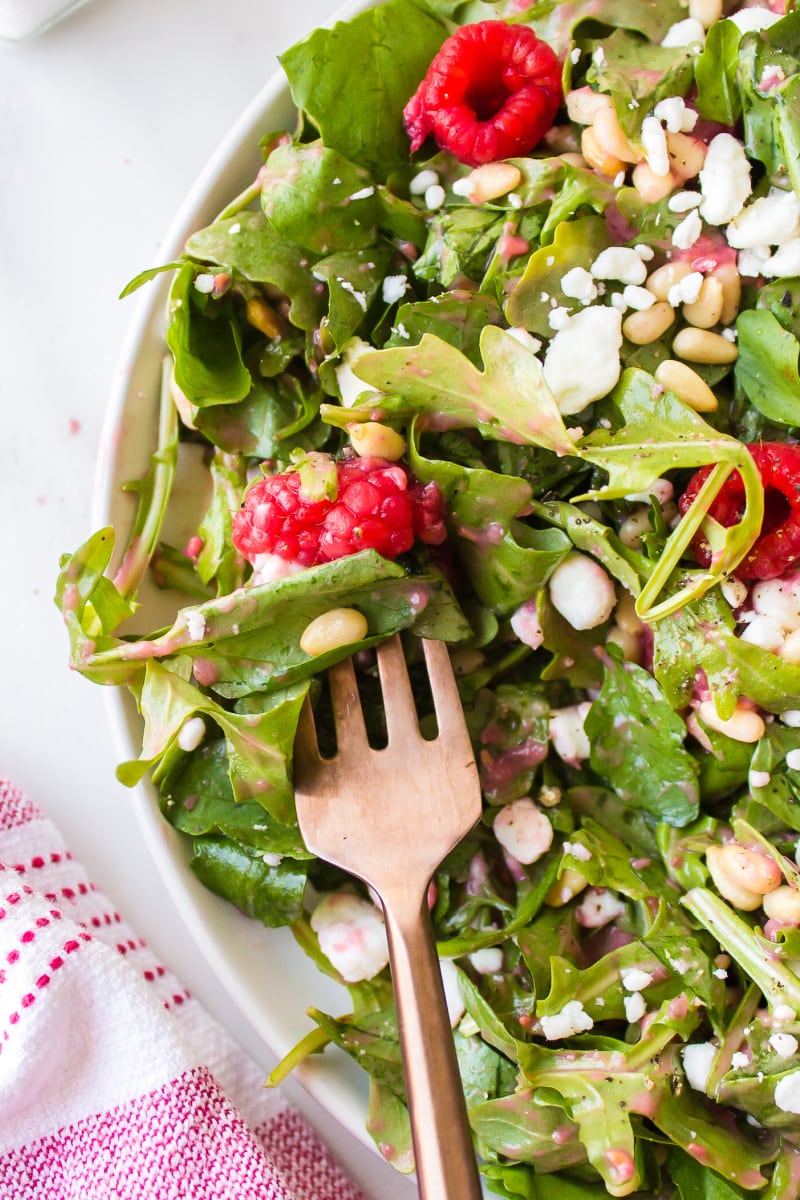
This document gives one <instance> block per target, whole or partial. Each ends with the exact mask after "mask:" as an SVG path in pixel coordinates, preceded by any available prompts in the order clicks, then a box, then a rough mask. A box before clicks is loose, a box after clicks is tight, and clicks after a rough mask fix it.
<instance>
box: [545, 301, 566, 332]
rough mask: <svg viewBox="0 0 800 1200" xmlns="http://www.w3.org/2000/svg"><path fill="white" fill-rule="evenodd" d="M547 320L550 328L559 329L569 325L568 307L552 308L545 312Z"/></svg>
mask: <svg viewBox="0 0 800 1200" xmlns="http://www.w3.org/2000/svg"><path fill="white" fill-rule="evenodd" d="M547 321H548V324H549V326H550V328H551V329H555V330H560V329H566V328H567V325H569V321H570V316H569V309H568V308H562V307H560V306H559V307H558V308H553V309H551V311H550V312H549V313H548V314H547Z"/></svg>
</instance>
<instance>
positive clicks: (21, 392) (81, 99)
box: [0, 0, 415, 1200]
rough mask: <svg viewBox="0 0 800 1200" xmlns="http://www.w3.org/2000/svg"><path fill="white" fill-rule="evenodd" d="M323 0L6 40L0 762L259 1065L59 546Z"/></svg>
mask: <svg viewBox="0 0 800 1200" xmlns="http://www.w3.org/2000/svg"><path fill="white" fill-rule="evenodd" d="M334 8H335V5H334V2H333V0H299V2H295V3H282V2H280V0H225V3H222V4H220V3H217V2H215V0H94V3H91V4H89V5H88V6H87V7H86V8H83V9H81V10H80V11H78V12H77V13H75V14H73V15H72V16H70V17H69V18H68V19H67V20H65V21H64V22H63V23H61V24H59V25H57V26H55V27H54V28H52V29H51V30H50V31H48V32H47V33H45V34H43V35H41V36H40V37H39V38H36V39H34V40H33V41H30V42H26V43H20V44H13V43H4V42H0V162H2V164H3V186H2V189H0V250H1V251H2V253H0V269H1V270H2V279H1V280H0V362H1V363H2V368H1V369H0V380H1V381H2V382H0V392H1V393H2V407H1V408H0V411H1V412H2V420H1V423H0V562H2V564H3V567H2V572H1V573H0V630H2V641H1V642H0V645H1V646H2V656H1V657H0V663H2V676H1V677H0V696H2V701H0V774H3V775H6V776H8V777H10V778H12V779H14V780H15V781H16V782H18V783H19V784H20V785H22V786H23V787H24V788H25V789H26V790H27V791H28V792H29V794H30V795H31V797H32V798H33V799H34V800H35V801H36V802H38V803H39V804H40V805H41V806H42V807H43V808H44V809H45V810H46V811H47V812H48V814H49V815H50V816H52V817H53V818H54V819H55V820H56V821H57V823H58V824H59V825H60V827H61V829H62V831H63V833H64V835H65V837H66V839H67V842H68V843H69V845H70V846H71V848H72V849H73V851H74V852H75V854H76V855H77V856H78V857H79V858H81V859H82V860H83V862H84V863H85V864H86V866H87V868H88V870H89V872H90V874H91V876H92V877H93V878H94V880H95V881H96V882H97V884H98V886H99V887H101V888H102V889H103V890H104V891H106V892H107V893H109V894H110V896H112V897H113V899H114V901H115V903H116V905H117V906H118V907H119V909H120V911H121V912H123V913H124V914H125V915H126V917H127V919H128V920H129V921H130V922H131V924H132V925H133V926H134V927H135V928H136V929H137V930H138V932H139V934H140V935H141V936H143V937H144V938H146V940H147V941H148V942H149V943H150V944H151V946H152V947H153V948H154V950H155V951H156V953H158V954H159V955H160V956H161V957H162V958H163V960H164V961H165V962H167V963H169V964H170V966H172V967H173V969H174V970H175V971H176V972H177V974H178V975H179V976H180V977H181V978H182V979H183V980H184V982H185V983H186V985H187V986H188V987H189V988H190V989H191V991H192V992H193V993H194V994H195V995H196V996H197V997H198V998H199V999H200V1000H201V1001H202V1002H203V1003H204V1004H205V1005H206V1007H207V1008H208V1009H209V1010H210V1011H211V1012H212V1013H213V1014H214V1015H215V1016H216V1017H217V1018H218V1019H219V1020H220V1021H221V1022H222V1023H223V1024H224V1025H225V1026H227V1028H228V1029H229V1031H230V1032H231V1033H232V1034H233V1035H234V1036H235V1037H236V1038H238V1039H239V1041H240V1042H241V1043H242V1044H243V1045H245V1046H246V1047H247V1048H248V1049H249V1051H250V1052H251V1053H252V1054H253V1056H254V1057H256V1058H257V1060H258V1061H259V1063H260V1064H261V1065H262V1066H263V1067H264V1068H265V1070H266V1069H269V1066H270V1065H271V1063H272V1062H274V1058H273V1056H272V1055H271V1054H270V1052H269V1051H268V1050H267V1049H266V1047H264V1046H263V1045H262V1044H261V1043H260V1041H259V1040H258V1039H257V1038H256V1036H255V1034H254V1033H253V1031H252V1030H251V1029H250V1028H249V1027H248V1026H247V1024H246V1022H245V1021H244V1019H243V1018H242V1017H241V1016H240V1015H239V1014H238V1013H237V1012H236V1011H235V1009H234V1008H233V1006H232V1004H231V1001H230V999H229V997H228V995H227V993H226V992H225V990H224V988H223V987H222V986H221V984H220V983H219V982H218V981H217V980H216V979H215V978H214V977H213V975H212V973H211V971H210V969H209V968H208V967H207V966H206V964H205V963H204V961H202V959H201V957H200V955H199V953H198V951H197V950H196V948H195V947H194V945H193V944H192V942H191V939H190V938H189V935H188V934H187V932H186V929H185V927H184V926H183V924H182V921H181V919H180V918H179V916H178V914H177V912H176V911H175V908H174V906H173V904H172V902H171V900H170V898H169V896H168V895H167V892H166V890H165V887H164V885H163V883H162V881H161V880H160V878H159V877H158V875H157V873H156V870H155V867H154V865H153V863H152V862H151V860H150V857H149V854H148V852H147V850H146V848H145V845H144V841H143V838H142V835H141V832H140V830H139V828H138V825H137V822H136V819H135V817H134V813H133V805H132V799H131V795H130V793H129V792H128V791H127V790H126V789H125V788H123V787H122V786H121V785H120V784H118V783H117V782H116V779H115V775H114V770H115V767H116V762H117V755H116V751H115V747H114V745H113V744H112V739H111V735H110V732H109V728H108V724H107V718H106V713H105V708H104V697H103V694H102V689H101V688H99V687H96V686H94V685H92V684H90V683H89V682H87V681H86V680H84V679H82V678H81V677H79V676H77V675H73V674H71V673H70V671H69V670H68V667H67V639H66V635H65V632H64V629H63V626H62V623H61V618H60V615H59V613H58V612H57V610H56V608H55V606H54V604H53V602H52V595H53V590H54V585H55V579H56V574H57V571H58V559H59V555H60V554H61V553H63V552H65V551H68V550H74V549H75V548H76V547H77V546H78V545H79V544H80V543H81V542H82V541H83V540H84V539H85V538H86V537H87V536H88V535H89V533H91V532H92V531H93V530H92V527H91V516H90V507H91V492H92V479H93V476H94V472H95V463H96V456H97V448H98V440H99V435H100V429H101V425H102V421H103V414H104V409H105V406H106V403H107V398H108V394H109V391H110V388H111V384H112V380H113V377H114V372H115V364H116V361H117V357H118V354H119V351H120V346H121V343H122V340H123V336H124V332H125V329H126V326H127V325H128V323H129V321H130V320H131V318H132V315H133V312H134V309H135V304H136V300H135V298H134V299H132V300H126V301H119V300H117V296H118V294H119V292H120V290H121V288H122V287H123V286H124V284H125V283H126V282H127V281H128V280H129V279H130V278H131V277H132V276H133V275H135V274H136V273H138V272H139V271H140V270H141V269H142V268H144V267H147V266H150V265H153V264H154V263H156V262H157V261H158V257H157V256H158V248H159V244H160V242H161V239H162V237H163V236H164V234H165V233H166V230H167V228H168V226H169V224H170V222H171V220H172V218H173V216H174V214H175V212H176V210H177V209H178V207H179V205H180V203H181V201H182V200H183V198H184V196H185V195H186V193H187V192H188V190H189V188H190V186H191V184H192V183H193V182H194V180H195V178H196V176H197V175H198V174H199V173H200V171H201V169H202V167H203V166H204V164H205V163H206V161H207V159H208V158H209V157H210V155H211V154H212V152H213V151H214V149H215V148H216V146H217V144H218V143H219V142H220V140H221V139H222V138H223V136H224V135H225V133H226V132H227V130H228V129H229V127H230V126H231V124H232V123H233V121H234V120H235V119H236V118H237V116H238V115H239V113H240V111H241V110H242V109H243V108H244V107H245V105H246V104H247V103H248V102H249V101H250V100H251V99H252V98H253V96H254V95H255V94H256V92H257V91H258V90H259V88H260V87H261V85H262V84H263V82H264V80H265V79H266V78H267V77H268V76H269V75H270V74H271V73H272V72H273V70H274V69H275V68H276V61H275V56H276V54H277V53H279V52H280V51H281V50H283V49H285V48H286V47H288V46H289V45H291V44H292V43H293V42H294V41H296V40H297V39H299V38H300V37H302V36H304V35H305V34H306V33H307V32H309V31H310V30H311V29H312V28H313V27H314V26H316V25H319V24H321V23H323V22H324V21H326V20H327V19H328V18H329V17H330V15H331V13H332V12H333V11H334ZM286 1090H287V1094H288V1095H289V1097H290V1099H292V1100H293V1101H294V1102H295V1103H296V1104H298V1106H299V1107H301V1108H303V1109H304V1111H306V1113H307V1114H308V1115H309V1117H310V1119H311V1120H312V1121H313V1123H314V1124H315V1125H316V1127H317V1128H318V1129H319V1130H320V1131H321V1133H322V1134H323V1136H324V1137H325V1139H326V1141H327V1142H328V1144H329V1145H330V1146H331V1148H332V1149H333V1151H334V1153H336V1154H337V1156H338V1157H339V1158H340V1160H341V1161H342V1162H343V1163H344V1164H345V1165H346V1166H347V1168H348V1169H349V1171H350V1173H351V1175H352V1176H353V1177H354V1178H355V1179H356V1180H357V1181H358V1182H359V1183H360V1184H361V1186H362V1187H363V1188H364V1191H365V1193H366V1194H367V1196H368V1197H369V1198H370V1200H409V1197H410V1196H411V1195H413V1194H415V1189H414V1188H413V1186H412V1185H411V1184H410V1183H409V1181H407V1180H404V1179H402V1178H400V1177H399V1176H397V1175H396V1174H395V1172H394V1171H393V1170H392V1169H391V1168H390V1167H388V1166H386V1165H385V1164H384V1163H383V1162H382V1161H381V1160H380V1159H379V1158H378V1157H377V1155H375V1154H373V1153H372V1151H370V1150H368V1149H366V1148H364V1147H363V1146H361V1145H360V1144H358V1143H357V1142H356V1141H355V1140H354V1139H353V1138H352V1137H351V1136H350V1135H348V1134H347V1133H346V1132H345V1131H344V1130H342V1128H341V1127H340V1126H339V1125H338V1124H337V1123H336V1121H335V1120H334V1119H333V1118H331V1117H330V1116H328V1115H327V1114H325V1113H323V1112H322V1111H321V1110H320V1108H319V1107H318V1106H317V1105H316V1104H314V1102H313V1101H311V1100H310V1099H309V1098H308V1097H307V1096H306V1095H305V1093H304V1092H303V1091H302V1089H300V1088H299V1087H298V1086H297V1085H296V1084H293V1083H292V1082H291V1081H290V1083H289V1084H288V1086H287V1088H286Z"/></svg>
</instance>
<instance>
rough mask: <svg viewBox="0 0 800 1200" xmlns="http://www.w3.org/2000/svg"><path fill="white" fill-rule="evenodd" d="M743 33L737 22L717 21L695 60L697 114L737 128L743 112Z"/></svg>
mask: <svg viewBox="0 0 800 1200" xmlns="http://www.w3.org/2000/svg"><path fill="white" fill-rule="evenodd" d="M741 36H742V34H741V30H740V29H739V28H738V26H737V25H736V24H735V23H734V22H733V21H715V22H714V24H713V25H712V26H711V28H710V29H709V30H708V31H707V33H706V40H705V45H704V46H703V49H702V51H701V52H700V54H699V55H698V56H697V59H696V60H695V67H694V78H695V83H696V84H697V111H698V112H699V113H700V116H701V117H704V118H705V119H706V120H707V121H720V122H721V123H722V124H723V125H735V124H736V122H737V121H738V119H739V117H740V115H741V111H742V97H741V94H740V92H739V87H738V79H737V75H738V66H739V42H740V40H741Z"/></svg>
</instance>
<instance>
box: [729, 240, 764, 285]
mask: <svg viewBox="0 0 800 1200" xmlns="http://www.w3.org/2000/svg"><path fill="white" fill-rule="evenodd" d="M770 258H771V255H770V251H769V246H756V247H754V249H752V250H740V251H739V254H738V255H737V258H736V269H737V270H738V272H739V274H740V275H741V276H742V278H743V279H755V278H756V277H757V276H758V275H762V274H763V273H764V268H765V266H766V265H767V263H768V262H769V260H770Z"/></svg>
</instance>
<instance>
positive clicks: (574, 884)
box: [544, 867, 589, 908]
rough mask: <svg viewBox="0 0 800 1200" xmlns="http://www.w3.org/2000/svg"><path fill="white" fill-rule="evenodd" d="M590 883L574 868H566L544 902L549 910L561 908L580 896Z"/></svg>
mask: <svg viewBox="0 0 800 1200" xmlns="http://www.w3.org/2000/svg"><path fill="white" fill-rule="evenodd" d="M588 882H589V880H588V879H587V878H586V876H585V875H581V873H580V871H576V870H575V869H574V867H565V868H564V870H563V871H562V872H561V874H560V875H559V877H558V879H557V880H556V881H555V883H554V884H553V885H552V887H551V888H550V891H549V892H548V893H547V895H546V896H545V898H544V902H545V904H546V905H548V907H549V908H561V907H562V906H563V905H564V904H569V902H570V900H572V899H573V898H574V897H575V896H577V895H579V894H580V893H581V892H582V891H583V889H584V888H585V887H586V886H587V884H588Z"/></svg>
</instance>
